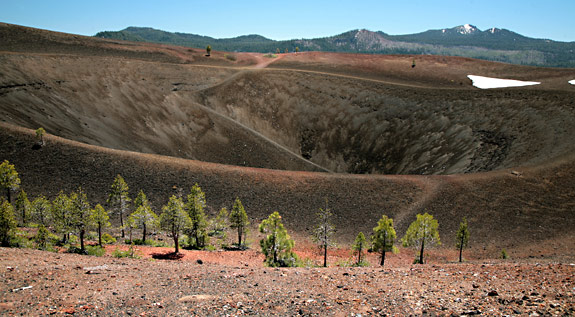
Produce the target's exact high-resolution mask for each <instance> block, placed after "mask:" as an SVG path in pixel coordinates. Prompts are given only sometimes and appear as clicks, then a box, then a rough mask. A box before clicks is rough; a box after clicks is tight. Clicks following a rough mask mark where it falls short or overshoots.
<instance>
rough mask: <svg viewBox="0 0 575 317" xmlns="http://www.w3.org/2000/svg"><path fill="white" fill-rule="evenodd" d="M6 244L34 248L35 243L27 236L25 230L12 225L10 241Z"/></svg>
mask: <svg viewBox="0 0 575 317" xmlns="http://www.w3.org/2000/svg"><path fill="white" fill-rule="evenodd" d="M0 219H1V218H0ZM0 221H1V220H0ZM0 235H2V233H1V229H0ZM7 246H14V247H18V248H27V249H34V248H35V247H36V244H35V243H34V242H33V241H32V240H30V239H29V238H28V234H27V232H26V231H23V230H19V229H18V228H16V227H14V230H13V231H12V235H11V236H10V242H9V244H8V245H7Z"/></svg>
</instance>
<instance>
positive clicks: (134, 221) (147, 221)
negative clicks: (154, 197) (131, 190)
mask: <svg viewBox="0 0 575 317" xmlns="http://www.w3.org/2000/svg"><path fill="white" fill-rule="evenodd" d="M134 207H136V211H134V212H133V213H132V214H131V215H130V217H129V219H128V220H129V223H130V224H131V225H133V226H134V227H136V228H141V229H142V241H146V236H147V232H148V230H149V229H153V228H156V227H158V226H159V222H160V219H159V218H158V216H157V215H156V213H154V211H152V206H150V203H149V202H148V198H147V197H146V194H144V192H143V191H140V192H139V193H138V196H137V197H136V199H135V200H134Z"/></svg>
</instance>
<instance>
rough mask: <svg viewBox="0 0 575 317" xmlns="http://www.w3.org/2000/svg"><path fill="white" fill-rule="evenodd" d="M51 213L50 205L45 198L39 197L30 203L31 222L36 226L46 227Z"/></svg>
mask: <svg viewBox="0 0 575 317" xmlns="http://www.w3.org/2000/svg"><path fill="white" fill-rule="evenodd" d="M51 213H52V204H51V203H50V201H49V200H48V199H46V197H44V196H40V197H38V198H36V199H34V201H32V221H33V222H34V223H35V224H38V225H44V226H48V225H49V223H50V218H51Z"/></svg>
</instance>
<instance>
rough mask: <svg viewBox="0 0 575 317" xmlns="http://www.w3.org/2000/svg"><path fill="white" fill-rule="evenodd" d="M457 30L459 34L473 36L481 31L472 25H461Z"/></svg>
mask: <svg viewBox="0 0 575 317" xmlns="http://www.w3.org/2000/svg"><path fill="white" fill-rule="evenodd" d="M456 30H457V32H459V34H473V33H475V32H477V31H479V29H478V28H477V27H476V26H474V25H471V24H465V25H460V26H458V27H457V28H456Z"/></svg>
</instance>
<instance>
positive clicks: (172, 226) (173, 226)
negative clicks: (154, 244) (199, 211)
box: [160, 195, 192, 253]
mask: <svg viewBox="0 0 575 317" xmlns="http://www.w3.org/2000/svg"><path fill="white" fill-rule="evenodd" d="M191 222H192V221H191V220H190V217H189V216H188V214H187V213H186V212H185V211H184V203H183V202H182V199H181V198H178V197H176V196H174V195H172V197H170V200H169V201H168V204H167V205H166V206H164V207H163V208H162V214H161V215H160V227H161V228H162V229H164V230H166V231H167V232H168V235H169V236H171V237H172V238H173V239H174V245H175V251H174V252H175V253H178V252H179V250H180V249H179V246H180V244H179V237H180V233H181V232H182V230H184V228H187V227H189V226H190V225H191Z"/></svg>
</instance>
